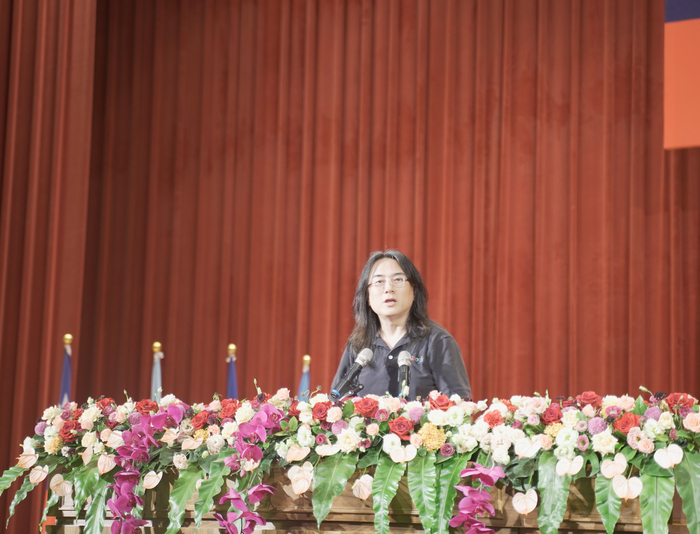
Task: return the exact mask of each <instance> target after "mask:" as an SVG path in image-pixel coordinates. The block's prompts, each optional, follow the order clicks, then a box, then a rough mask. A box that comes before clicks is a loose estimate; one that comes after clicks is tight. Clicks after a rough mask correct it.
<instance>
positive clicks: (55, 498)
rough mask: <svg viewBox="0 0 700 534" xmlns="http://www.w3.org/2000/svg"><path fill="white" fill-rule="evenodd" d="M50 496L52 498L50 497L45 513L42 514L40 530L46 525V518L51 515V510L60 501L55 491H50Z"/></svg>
mask: <svg viewBox="0 0 700 534" xmlns="http://www.w3.org/2000/svg"><path fill="white" fill-rule="evenodd" d="M49 494H50V495H51V496H50V497H49V500H48V501H46V506H45V507H44V512H43V513H42V514H41V521H40V522H39V528H41V527H42V526H44V523H46V518H47V517H48V515H49V510H50V509H51V507H52V506H54V505H55V504H56V503H58V500H59V499H60V497H59V496H58V494H57V493H54V492H53V491H49ZM42 531H43V530H42Z"/></svg>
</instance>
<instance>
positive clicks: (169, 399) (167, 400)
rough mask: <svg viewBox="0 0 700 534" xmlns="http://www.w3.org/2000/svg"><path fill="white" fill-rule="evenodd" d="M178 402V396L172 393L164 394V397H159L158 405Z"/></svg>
mask: <svg viewBox="0 0 700 534" xmlns="http://www.w3.org/2000/svg"><path fill="white" fill-rule="evenodd" d="M178 402H180V401H179V400H178V398H177V397H176V396H175V395H173V394H172V393H171V394H169V395H166V396H165V397H163V398H161V399H160V405H161V406H170V405H171V404H175V403H178Z"/></svg>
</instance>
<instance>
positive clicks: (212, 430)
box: [207, 425, 221, 436]
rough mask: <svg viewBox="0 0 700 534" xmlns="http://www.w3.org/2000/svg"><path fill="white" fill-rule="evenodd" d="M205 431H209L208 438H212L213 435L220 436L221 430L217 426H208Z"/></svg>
mask: <svg viewBox="0 0 700 534" xmlns="http://www.w3.org/2000/svg"><path fill="white" fill-rule="evenodd" d="M207 430H208V431H209V435H210V436H213V435H214V434H221V429H220V428H219V425H209V426H208V427H207Z"/></svg>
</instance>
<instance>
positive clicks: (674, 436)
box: [668, 428, 678, 441]
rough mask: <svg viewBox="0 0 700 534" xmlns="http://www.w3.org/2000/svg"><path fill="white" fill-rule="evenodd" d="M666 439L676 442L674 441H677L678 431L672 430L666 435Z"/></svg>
mask: <svg viewBox="0 0 700 534" xmlns="http://www.w3.org/2000/svg"><path fill="white" fill-rule="evenodd" d="M668 437H669V438H671V439H672V440H673V441H676V439H678V430H676V429H675V428H672V429H671V431H670V432H669V433H668Z"/></svg>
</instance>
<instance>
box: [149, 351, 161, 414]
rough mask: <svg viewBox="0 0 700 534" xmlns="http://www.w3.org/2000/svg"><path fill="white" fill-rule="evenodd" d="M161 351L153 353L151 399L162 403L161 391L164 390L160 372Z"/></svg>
mask: <svg viewBox="0 0 700 534" xmlns="http://www.w3.org/2000/svg"><path fill="white" fill-rule="evenodd" d="M162 359H163V353H162V352H161V351H158V352H154V353H153V372H152V373H151V400H154V401H156V402H158V403H160V392H161V391H162V390H163V377H162V375H161V372H160V361H161V360H162Z"/></svg>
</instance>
